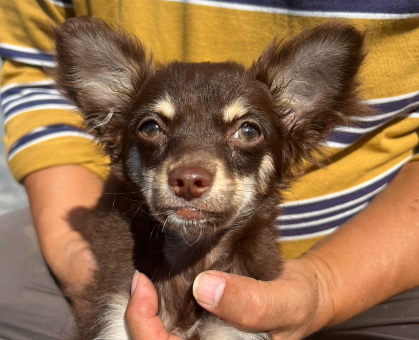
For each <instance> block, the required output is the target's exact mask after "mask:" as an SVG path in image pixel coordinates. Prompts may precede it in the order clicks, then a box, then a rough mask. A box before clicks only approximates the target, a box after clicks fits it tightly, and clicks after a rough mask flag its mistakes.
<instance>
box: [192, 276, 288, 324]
mask: <svg viewBox="0 0 419 340" xmlns="http://www.w3.org/2000/svg"><path fill="white" fill-rule="evenodd" d="M193 294H194V296H195V299H196V300H197V302H198V303H199V305H200V306H201V307H203V308H205V309H206V310H208V311H209V312H211V313H213V314H215V315H217V316H219V317H220V318H221V319H223V320H224V321H227V322H228V323H230V324H233V325H235V326H240V327H245V328H247V329H251V330H254V331H266V330H273V329H275V328H276V327H277V326H278V321H279V320H278V318H277V317H276V316H277V314H278V312H280V305H281V303H280V301H279V302H278V300H280V296H278V289H277V287H276V285H275V284H274V282H273V281H272V282H263V281H257V280H255V279H252V278H249V277H244V276H239V275H234V274H228V273H223V272H217V271H213V270H210V271H205V272H203V273H201V274H199V275H198V276H197V277H196V279H195V282H194V285H193Z"/></svg>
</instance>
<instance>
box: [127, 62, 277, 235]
mask: <svg viewBox="0 0 419 340" xmlns="http://www.w3.org/2000/svg"><path fill="white" fill-rule="evenodd" d="M261 85H262V84H261V83H260V82H258V81H256V80H254V79H252V78H251V77H250V76H249V74H248V73H246V71H245V69H244V68H243V67H241V66H240V65H237V64H234V63H225V64H210V63H203V64H182V63H173V64H171V65H169V66H168V67H163V68H161V69H159V70H158V71H157V72H156V73H155V74H153V76H151V77H150V78H149V79H148V80H147V81H146V82H145V84H144V87H143V90H142V91H140V92H139V93H138V96H137V97H136V98H135V99H134V100H133V104H132V112H131V114H130V119H129V123H128V131H129V134H128V136H127V138H125V139H124V140H123V141H122V143H124V144H125V149H126V151H125V152H126V156H124V157H122V158H123V163H124V168H125V171H126V173H127V174H128V176H129V177H130V178H131V180H132V181H133V182H135V183H136V185H137V186H138V187H139V190H140V191H141V192H142V193H143V195H144V197H145V199H146V201H147V203H148V206H149V208H150V210H151V211H152V213H153V214H154V216H155V217H156V218H157V219H158V220H159V221H160V222H161V223H162V224H164V226H165V228H169V229H170V228H176V229H180V230H182V231H183V232H186V233H187V234H191V233H206V232H211V233H212V232H213V231H214V230H219V229H220V228H223V227H225V226H230V225H231V224H232V223H233V222H234V221H238V220H237V218H238V216H241V217H244V216H247V217H248V216H249V215H251V214H252V211H253V209H254V208H255V207H257V206H258V204H257V202H258V201H261V200H263V198H264V197H265V196H266V195H268V194H269V193H272V192H273V191H274V190H275V188H276V186H275V185H274V184H273V182H274V179H275V177H276V168H279V166H280V164H279V163H280V159H281V157H280V155H281V144H283V142H284V136H282V135H281V131H282V130H281V129H280V128H278V124H280V122H279V120H278V121H277V120H275V117H276V114H275V108H274V105H273V103H272V98H271V95H270V92H269V91H268V90H267V88H266V86H261ZM272 150H277V152H275V153H273V152H272Z"/></svg>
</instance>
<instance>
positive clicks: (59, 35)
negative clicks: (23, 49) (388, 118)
mask: <svg viewBox="0 0 419 340" xmlns="http://www.w3.org/2000/svg"><path fill="white" fill-rule="evenodd" d="M362 46H363V36H362V35H361V34H360V33H358V32H357V31H356V30H355V29H354V28H353V27H351V26H348V25H344V24H337V23H329V24H326V25H323V26H320V27H318V28H315V29H312V30H308V31H305V32H304V33H302V34H301V35H299V36H297V37H296V38H294V39H293V40H291V41H289V42H285V43H284V42H278V41H276V40H274V41H273V42H272V43H271V44H270V45H269V46H268V47H267V48H266V49H265V50H264V51H263V53H262V55H261V56H260V58H259V59H258V60H257V61H256V62H255V63H254V64H253V66H252V67H251V68H250V69H249V70H246V69H245V68H244V67H243V66H241V65H239V64H237V63H234V62H226V63H180V62H173V63H170V64H168V65H158V66H153V65H152V62H151V57H150V56H149V55H148V54H147V53H146V51H145V49H144V48H143V46H142V45H141V43H140V42H139V41H138V40H137V39H136V38H135V37H133V36H132V35H129V34H127V33H124V32H123V31H121V30H115V29H113V28H111V27H109V26H108V25H106V24H105V23H103V22H102V21H100V20H98V19H93V18H77V19H71V20H69V21H67V22H65V23H64V24H63V25H62V26H61V27H59V28H58V29H57V30H56V50H57V63H58V67H57V69H56V71H55V79H56V81H57V83H58V85H59V87H60V88H61V89H62V91H63V93H64V94H65V95H66V96H67V97H68V98H70V99H71V100H72V101H73V102H74V103H75V104H76V105H77V107H78V108H79V109H80V111H81V112H82V114H83V115H84V117H85V125H86V128H87V129H88V130H90V131H92V132H93V133H94V134H95V135H96V136H97V138H98V139H99V141H101V142H102V143H103V144H104V145H105V149H106V151H107V152H108V153H109V155H110V156H111V158H112V160H113V165H112V166H113V171H114V173H116V174H118V175H119V176H121V177H123V178H124V179H125V180H127V181H130V182H131V183H133V184H134V185H136V186H137V188H138V192H139V197H138V199H139V201H142V200H145V201H146V202H147V204H148V206H149V209H150V211H151V212H152V213H153V215H154V216H155V218H156V219H158V220H160V221H161V222H162V224H163V225H164V226H165V227H166V228H169V229H175V230H180V231H182V232H187V233H188V234H200V233H212V232H214V230H215V231H217V230H219V229H222V228H225V227H227V226H232V225H235V224H239V223H242V222H243V221H246V220H247V219H249V218H251V217H252V215H253V214H254V213H255V211H257V210H258V209H259V208H260V207H262V206H263V205H264V203H265V204H266V202H267V201H268V200H269V199H270V200H271V201H270V202H277V199H278V189H280V188H284V187H285V186H286V184H287V183H288V182H289V181H290V179H291V178H292V177H293V174H294V172H295V169H297V168H298V166H299V165H300V163H301V162H302V160H304V159H308V160H310V159H311V155H312V154H313V152H314V151H316V150H318V149H319V148H320V147H321V144H322V142H323V141H324V139H325V137H326V136H327V134H328V133H329V132H330V131H331V130H332V129H333V128H334V127H335V126H337V125H339V124H343V123H345V121H346V119H347V117H348V116H349V115H359V114H362V112H365V107H364V106H363V105H362V104H361V103H360V101H359V99H358V98H357V96H356V89H357V81H356V74H357V71H358V68H359V66H360V64H361V62H362V60H363V51H362ZM272 197H273V198H274V199H273V200H272ZM271 208H272V207H271Z"/></svg>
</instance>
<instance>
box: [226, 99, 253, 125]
mask: <svg viewBox="0 0 419 340" xmlns="http://www.w3.org/2000/svg"><path fill="white" fill-rule="evenodd" d="M248 108H249V105H248V104H247V102H246V100H245V99H244V98H242V97H240V98H237V99H236V100H235V101H233V102H232V103H231V104H229V105H227V106H226V107H225V108H224V110H223V118H224V121H225V122H227V123H230V122H232V121H233V120H235V119H237V118H240V117H242V116H244V115H245V114H246V113H247V111H248Z"/></svg>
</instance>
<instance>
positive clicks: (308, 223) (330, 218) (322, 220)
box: [279, 202, 369, 230]
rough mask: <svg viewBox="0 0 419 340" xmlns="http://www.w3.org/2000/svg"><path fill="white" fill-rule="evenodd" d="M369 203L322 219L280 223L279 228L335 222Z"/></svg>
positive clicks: (305, 226)
mask: <svg viewBox="0 0 419 340" xmlns="http://www.w3.org/2000/svg"><path fill="white" fill-rule="evenodd" d="M368 204H369V202H365V203H364V204H361V205H359V206H357V207H355V208H353V209H350V210H347V211H345V212H343V213H341V214H337V215H333V216H330V217H325V218H320V219H318V220H315V221H307V222H301V223H293V224H287V225H282V226H281V225H279V229H281V230H290V229H303V228H309V227H314V226H316V225H320V224H324V223H329V222H333V221H336V220H340V219H341V218H344V217H348V216H351V215H354V214H355V213H357V212H359V211H361V210H362V209H364V208H365V207H366V206H367V205H368Z"/></svg>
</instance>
